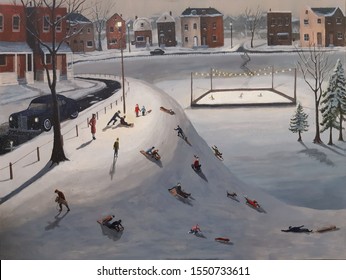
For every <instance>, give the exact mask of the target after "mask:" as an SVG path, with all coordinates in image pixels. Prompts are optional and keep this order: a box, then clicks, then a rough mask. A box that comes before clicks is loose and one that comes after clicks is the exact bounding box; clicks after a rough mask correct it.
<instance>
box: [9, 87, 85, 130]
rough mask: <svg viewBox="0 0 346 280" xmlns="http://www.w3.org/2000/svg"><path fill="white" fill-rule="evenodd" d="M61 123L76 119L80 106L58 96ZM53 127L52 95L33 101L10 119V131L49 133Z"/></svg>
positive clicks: (74, 101)
mask: <svg viewBox="0 0 346 280" xmlns="http://www.w3.org/2000/svg"><path fill="white" fill-rule="evenodd" d="M57 99H58V105H59V112H60V121H64V120H66V119H69V118H70V119H75V118H77V117H78V114H79V106H78V103H77V101H76V100H73V99H71V98H68V97H65V96H63V95H60V94H58V95H57ZM52 126H53V103H52V95H50V94H49V95H43V96H40V97H37V98H35V99H33V100H32V101H31V103H30V105H29V107H28V109H26V110H24V111H20V112H17V113H13V114H11V115H10V117H9V127H10V130H18V131H30V130H44V131H49V130H50V129H51V128H52Z"/></svg>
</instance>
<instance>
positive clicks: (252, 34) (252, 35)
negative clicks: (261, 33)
mask: <svg viewBox="0 0 346 280" xmlns="http://www.w3.org/2000/svg"><path fill="white" fill-rule="evenodd" d="M254 35H255V33H254V32H252V31H251V48H253V37H254Z"/></svg>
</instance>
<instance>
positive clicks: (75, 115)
mask: <svg viewBox="0 0 346 280" xmlns="http://www.w3.org/2000/svg"><path fill="white" fill-rule="evenodd" d="M78 113H79V112H78V111H76V112H74V113H72V114H71V115H70V118H71V119H75V118H77V117H78Z"/></svg>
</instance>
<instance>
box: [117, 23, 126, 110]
mask: <svg viewBox="0 0 346 280" xmlns="http://www.w3.org/2000/svg"><path fill="white" fill-rule="evenodd" d="M122 25H123V23H122V22H121V21H118V22H117V26H118V31H119V32H120V52H121V81H122V85H121V87H122V88H123V112H124V114H125V113H126V106H125V77H124V54H123V43H122V41H123V34H122V30H121V27H122Z"/></svg>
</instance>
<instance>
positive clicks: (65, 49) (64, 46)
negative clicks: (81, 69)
mask: <svg viewBox="0 0 346 280" xmlns="http://www.w3.org/2000/svg"><path fill="white" fill-rule="evenodd" d="M45 44H46V45H48V46H49V47H50V48H52V43H46V42H45ZM41 50H42V51H43V52H44V53H49V51H48V49H47V48H46V47H45V46H41ZM58 53H72V50H71V49H70V47H69V46H68V45H67V44H66V43H62V44H61V46H60V48H59V50H58Z"/></svg>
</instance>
